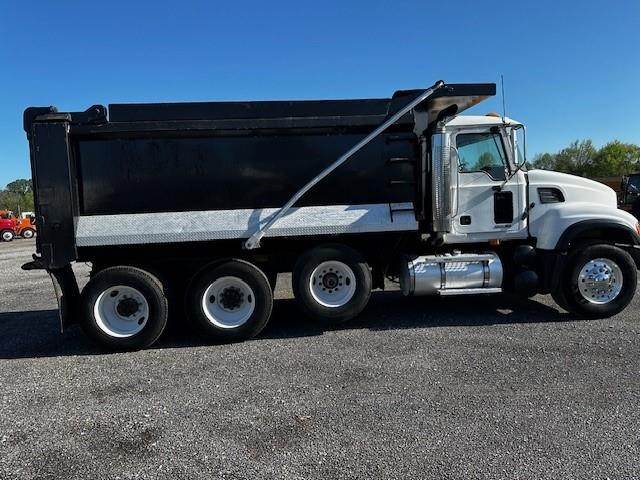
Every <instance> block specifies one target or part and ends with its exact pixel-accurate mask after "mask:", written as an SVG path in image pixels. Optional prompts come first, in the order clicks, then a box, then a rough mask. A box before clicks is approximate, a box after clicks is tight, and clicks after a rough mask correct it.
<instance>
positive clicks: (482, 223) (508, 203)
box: [452, 127, 526, 241]
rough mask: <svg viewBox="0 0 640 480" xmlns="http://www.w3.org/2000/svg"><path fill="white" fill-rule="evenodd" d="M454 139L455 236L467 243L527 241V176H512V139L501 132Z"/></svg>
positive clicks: (479, 132)
mask: <svg viewBox="0 0 640 480" xmlns="http://www.w3.org/2000/svg"><path fill="white" fill-rule="evenodd" d="M453 137H454V138H453V142H452V145H454V148H453V150H454V155H452V157H454V158H455V159H456V162H454V165H456V163H457V179H456V178H454V185H453V186H452V187H453V188H452V190H453V191H454V192H453V193H454V195H453V199H452V203H453V205H452V207H453V208H452V233H454V234H458V235H464V236H466V239H467V241H473V240H478V241H484V240H488V239H503V238H520V237H526V216H524V215H523V212H524V207H525V202H526V199H525V195H524V194H525V182H524V176H523V175H513V176H511V177H510V171H511V168H512V167H511V164H510V162H509V157H508V156H507V155H508V152H509V151H510V150H509V149H507V148H505V146H506V145H507V144H506V140H507V138H506V137H504V136H503V134H502V132H501V131H500V130H499V129H498V128H495V127H494V128H492V129H490V130H487V129H486V128H485V129H477V130H464V131H459V132H457V133H456V134H454V135H453ZM519 173H522V172H519Z"/></svg>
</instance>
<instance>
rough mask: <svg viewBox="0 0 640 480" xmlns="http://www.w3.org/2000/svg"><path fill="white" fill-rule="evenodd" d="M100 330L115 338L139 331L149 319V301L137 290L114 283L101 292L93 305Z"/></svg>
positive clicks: (131, 334)
mask: <svg viewBox="0 0 640 480" xmlns="http://www.w3.org/2000/svg"><path fill="white" fill-rule="evenodd" d="M93 315H94V317H95V319H96V323H97V324H98V327H99V328H100V330H102V331H103V332H105V333H106V334H107V335H109V336H112V337H116V338H126V337H131V336H133V335H135V334H137V333H139V332H141V331H142V330H143V329H144V327H145V326H146V324H147V321H148V319H149V303H148V302H147V299H146V298H145V297H144V295H143V294H142V293H140V291H139V290H137V289H135V288H133V287H127V286H124V285H116V286H114V287H110V288H108V289H106V290H105V291H104V292H102V293H101V294H100V295H99V296H98V299H97V300H96V303H95V304H94V306H93Z"/></svg>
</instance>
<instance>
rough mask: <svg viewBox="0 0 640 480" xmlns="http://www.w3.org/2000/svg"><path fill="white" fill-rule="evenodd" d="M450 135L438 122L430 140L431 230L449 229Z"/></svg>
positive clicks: (448, 230)
mask: <svg viewBox="0 0 640 480" xmlns="http://www.w3.org/2000/svg"><path fill="white" fill-rule="evenodd" d="M450 141H451V137H450V136H449V134H448V133H447V132H446V131H445V128H444V122H439V124H438V127H437V129H436V132H435V133H434V134H433V136H432V141H431V204H432V208H433V230H434V232H438V233H447V232H450V231H451V144H450Z"/></svg>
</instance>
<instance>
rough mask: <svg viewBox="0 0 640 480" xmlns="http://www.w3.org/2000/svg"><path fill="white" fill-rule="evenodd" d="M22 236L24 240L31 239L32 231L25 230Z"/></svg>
mask: <svg viewBox="0 0 640 480" xmlns="http://www.w3.org/2000/svg"><path fill="white" fill-rule="evenodd" d="M22 236H23V237H24V238H31V237H33V231H31V230H25V231H24V232H22Z"/></svg>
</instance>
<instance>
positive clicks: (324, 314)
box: [292, 245, 372, 325]
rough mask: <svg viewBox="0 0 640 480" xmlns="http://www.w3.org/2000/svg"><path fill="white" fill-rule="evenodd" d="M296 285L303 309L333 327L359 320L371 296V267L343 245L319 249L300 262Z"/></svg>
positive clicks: (357, 254)
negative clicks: (356, 318)
mask: <svg viewBox="0 0 640 480" xmlns="http://www.w3.org/2000/svg"><path fill="white" fill-rule="evenodd" d="M292 283H293V293H294V295H295V297H296V300H297V302H298V304H299V305H300V308H302V310H303V311H304V312H305V313H306V314H307V315H308V316H310V317H312V318H313V319H315V320H317V321H320V322H322V323H324V324H329V325H339V324H342V323H344V322H347V321H348V320H351V319H352V318H354V317H356V316H357V315H358V314H359V313H360V312H362V310H364V308H365V307H366V306H367V303H368V302H369V297H370V296H371V286H372V281H371V270H370V269H369V266H368V265H367V263H366V262H365V261H364V259H363V258H362V256H361V255H360V254H359V253H358V252H356V251H355V250H353V249H351V248H349V247H346V246H343V245H335V246H334V245H332V246H326V247H318V248H315V249H313V250H310V251H309V252H307V253H306V254H304V255H303V256H302V257H300V259H299V260H298V262H297V263H296V266H295V269H294V271H293V278H292ZM343 288H344V290H343Z"/></svg>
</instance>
